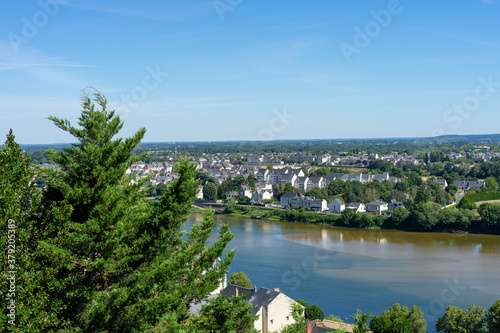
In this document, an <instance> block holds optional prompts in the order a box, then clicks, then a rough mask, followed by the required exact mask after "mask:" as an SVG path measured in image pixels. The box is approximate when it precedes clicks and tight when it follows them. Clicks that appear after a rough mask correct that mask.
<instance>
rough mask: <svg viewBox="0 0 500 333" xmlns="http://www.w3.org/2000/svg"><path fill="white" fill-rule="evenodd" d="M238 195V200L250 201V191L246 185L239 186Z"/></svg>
mask: <svg viewBox="0 0 500 333" xmlns="http://www.w3.org/2000/svg"><path fill="white" fill-rule="evenodd" d="M238 194H239V198H240V199H241V198H244V197H247V198H249V199H252V190H251V189H250V186H248V185H241V186H240V190H239V192H238Z"/></svg>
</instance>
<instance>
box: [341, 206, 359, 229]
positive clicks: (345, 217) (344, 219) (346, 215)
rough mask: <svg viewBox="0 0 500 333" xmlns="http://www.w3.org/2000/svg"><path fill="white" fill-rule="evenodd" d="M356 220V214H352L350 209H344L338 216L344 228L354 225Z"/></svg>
mask: <svg viewBox="0 0 500 333" xmlns="http://www.w3.org/2000/svg"><path fill="white" fill-rule="evenodd" d="M357 219H358V214H356V213H354V212H353V211H352V210H350V209H345V210H344V211H343V212H342V214H341V215H340V221H341V223H343V224H344V225H345V226H350V225H354V224H355V223H356V220H357Z"/></svg>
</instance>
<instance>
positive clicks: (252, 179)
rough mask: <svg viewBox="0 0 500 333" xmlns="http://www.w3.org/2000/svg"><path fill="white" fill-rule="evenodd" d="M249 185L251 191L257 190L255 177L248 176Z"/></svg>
mask: <svg viewBox="0 0 500 333" xmlns="http://www.w3.org/2000/svg"><path fill="white" fill-rule="evenodd" d="M247 184H248V186H250V188H251V189H254V188H255V177H254V176H253V175H248V177H247Z"/></svg>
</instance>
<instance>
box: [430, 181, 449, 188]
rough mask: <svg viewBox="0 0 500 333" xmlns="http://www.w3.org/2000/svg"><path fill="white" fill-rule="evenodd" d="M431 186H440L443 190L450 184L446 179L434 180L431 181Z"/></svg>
mask: <svg viewBox="0 0 500 333" xmlns="http://www.w3.org/2000/svg"><path fill="white" fill-rule="evenodd" d="M431 184H438V185H439V186H441V188H445V187H447V186H448V182H447V181H446V179H433V180H432V181H431Z"/></svg>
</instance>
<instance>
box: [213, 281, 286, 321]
mask: <svg viewBox="0 0 500 333" xmlns="http://www.w3.org/2000/svg"><path fill="white" fill-rule="evenodd" d="M236 288H238V295H239V296H242V295H247V301H248V303H252V314H253V315H254V316H255V315H256V314H257V312H259V310H260V308H261V307H262V306H263V305H268V304H270V303H271V302H272V301H273V300H274V299H275V298H276V297H278V296H279V294H280V292H279V291H274V290H271V289H267V288H259V290H257V291H255V290H254V289H247V288H243V287H239V286H235V285H232V284H230V285H228V286H227V287H226V288H225V289H224V290H222V291H221V294H222V295H224V296H225V297H226V298H230V297H232V296H235V295H236Z"/></svg>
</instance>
